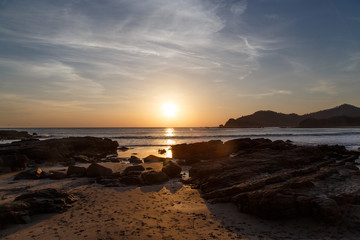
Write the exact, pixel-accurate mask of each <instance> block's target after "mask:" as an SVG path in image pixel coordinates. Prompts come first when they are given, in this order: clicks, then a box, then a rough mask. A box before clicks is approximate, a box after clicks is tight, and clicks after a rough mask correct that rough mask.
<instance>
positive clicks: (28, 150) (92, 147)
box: [0, 137, 118, 163]
mask: <svg viewBox="0 0 360 240" xmlns="http://www.w3.org/2000/svg"><path fill="white" fill-rule="evenodd" d="M117 146H118V143H117V142H115V141H112V140H110V139H102V138H96V137H69V138H62V139H48V140H44V141H20V142H13V143H11V144H3V145H0V157H1V158H2V157H3V156H7V155H19V154H22V155H25V156H26V157H27V158H28V159H29V160H30V161H32V162H35V163H45V162H55V163H56V162H69V161H71V160H72V159H77V160H79V157H78V156H81V155H82V156H86V157H87V158H96V159H99V158H102V157H106V156H107V155H110V154H116V151H117ZM81 158H82V159H84V158H83V157H81ZM86 162H88V161H86Z"/></svg>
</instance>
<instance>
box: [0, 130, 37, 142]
mask: <svg viewBox="0 0 360 240" xmlns="http://www.w3.org/2000/svg"><path fill="white" fill-rule="evenodd" d="M34 136H35V135H34ZM32 137H33V135H30V134H29V133H28V132H26V131H16V130H0V140H15V139H26V138H32Z"/></svg>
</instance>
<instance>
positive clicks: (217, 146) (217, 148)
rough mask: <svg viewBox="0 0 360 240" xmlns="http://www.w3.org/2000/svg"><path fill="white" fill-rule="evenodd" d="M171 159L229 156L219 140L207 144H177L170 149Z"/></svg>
mask: <svg viewBox="0 0 360 240" xmlns="http://www.w3.org/2000/svg"><path fill="white" fill-rule="evenodd" d="M171 151H172V155H173V158H176V159H212V158H213V159H214V158H222V157H226V156H228V155H229V153H228V151H227V149H226V148H224V146H223V143H222V142H221V141H220V140H211V141H209V142H201V143H193V144H178V145H174V146H172V147H171Z"/></svg>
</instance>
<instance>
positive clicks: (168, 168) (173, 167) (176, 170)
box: [161, 161, 181, 178]
mask: <svg viewBox="0 0 360 240" xmlns="http://www.w3.org/2000/svg"><path fill="white" fill-rule="evenodd" d="M164 164H165V165H164V167H163V168H162V169H161V171H162V172H164V173H165V174H166V175H168V176H169V177H170V178H174V177H178V176H179V175H180V173H181V167H180V166H179V164H177V163H176V162H174V161H167V162H165V163H164Z"/></svg>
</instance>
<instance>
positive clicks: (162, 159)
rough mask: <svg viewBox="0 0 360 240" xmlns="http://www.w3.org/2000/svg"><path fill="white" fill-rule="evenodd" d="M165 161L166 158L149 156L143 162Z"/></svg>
mask: <svg viewBox="0 0 360 240" xmlns="http://www.w3.org/2000/svg"><path fill="white" fill-rule="evenodd" d="M164 161H166V158H162V157H157V156H154V155H149V156H147V157H146V158H144V162H164Z"/></svg>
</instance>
